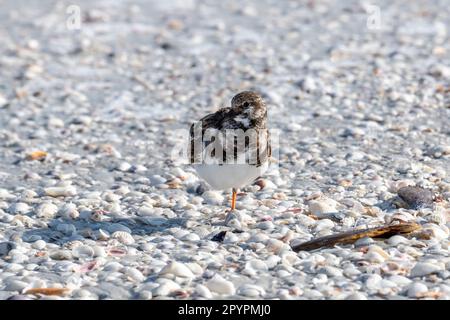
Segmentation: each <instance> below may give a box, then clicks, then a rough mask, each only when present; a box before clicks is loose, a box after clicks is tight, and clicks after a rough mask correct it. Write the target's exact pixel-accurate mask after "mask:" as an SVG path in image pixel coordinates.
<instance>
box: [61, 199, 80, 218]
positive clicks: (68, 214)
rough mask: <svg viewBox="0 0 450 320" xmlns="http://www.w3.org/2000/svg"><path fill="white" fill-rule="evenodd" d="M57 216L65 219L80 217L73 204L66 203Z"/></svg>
mask: <svg viewBox="0 0 450 320" xmlns="http://www.w3.org/2000/svg"><path fill="white" fill-rule="evenodd" d="M59 216H61V217H63V218H66V219H76V218H78V217H79V216H80V213H79V212H78V210H77V206H76V205H75V204H73V203H66V204H65V205H64V206H63V207H62V208H61V209H60V210H59Z"/></svg>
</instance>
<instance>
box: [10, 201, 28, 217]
mask: <svg viewBox="0 0 450 320" xmlns="http://www.w3.org/2000/svg"><path fill="white" fill-rule="evenodd" d="M29 211H30V206H29V205H28V204H26V203H24V202H17V203H14V204H12V205H11V206H10V207H9V209H8V212H9V213H12V214H24V213H28V212H29Z"/></svg>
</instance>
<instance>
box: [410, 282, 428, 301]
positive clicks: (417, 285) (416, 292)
mask: <svg viewBox="0 0 450 320" xmlns="http://www.w3.org/2000/svg"><path fill="white" fill-rule="evenodd" d="M427 291H428V288H427V286H426V285H425V284H423V283H421V282H413V283H411V284H410V285H409V286H408V291H407V294H408V297H410V298H417V297H419V296H421V295H422V294H423V293H425V292H427Z"/></svg>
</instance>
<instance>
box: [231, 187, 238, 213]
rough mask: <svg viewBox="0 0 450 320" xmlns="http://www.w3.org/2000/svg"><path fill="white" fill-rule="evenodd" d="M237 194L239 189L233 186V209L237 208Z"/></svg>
mask: <svg viewBox="0 0 450 320" xmlns="http://www.w3.org/2000/svg"><path fill="white" fill-rule="evenodd" d="M236 196H237V190H236V189H234V188H233V195H232V197H231V210H234V209H236Z"/></svg>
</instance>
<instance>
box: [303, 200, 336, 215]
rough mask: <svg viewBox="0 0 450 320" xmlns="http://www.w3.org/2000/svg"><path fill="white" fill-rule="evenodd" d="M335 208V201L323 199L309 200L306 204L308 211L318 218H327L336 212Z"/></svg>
mask: <svg viewBox="0 0 450 320" xmlns="http://www.w3.org/2000/svg"><path fill="white" fill-rule="evenodd" d="M337 206H338V203H337V202H336V201H334V200H333V199H330V198H325V197H323V198H319V199H316V200H311V201H310V202H309V203H308V208H309V211H310V212H311V213H312V214H313V215H315V216H317V217H319V218H323V217H327V216H329V215H330V214H332V213H336V212H338V209H337Z"/></svg>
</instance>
